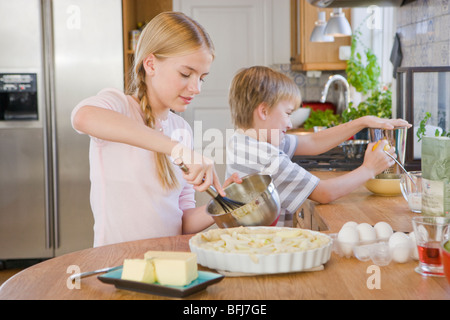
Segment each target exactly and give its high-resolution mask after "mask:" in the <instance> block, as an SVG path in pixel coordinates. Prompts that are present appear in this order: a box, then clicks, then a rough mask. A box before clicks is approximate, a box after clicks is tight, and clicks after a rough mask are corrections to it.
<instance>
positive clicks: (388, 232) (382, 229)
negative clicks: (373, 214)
mask: <svg viewBox="0 0 450 320" xmlns="http://www.w3.org/2000/svg"><path fill="white" fill-rule="evenodd" d="M373 228H374V229H375V233H376V235H377V239H378V240H382V239H386V240H388V239H389V238H390V237H391V236H392V235H393V234H394V231H393V230H392V227H391V225H390V224H389V223H387V222H384V221H380V222H377V223H376V224H375V225H374V227H373Z"/></svg>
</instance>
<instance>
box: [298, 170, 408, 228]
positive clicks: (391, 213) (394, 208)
mask: <svg viewBox="0 0 450 320" xmlns="http://www.w3.org/2000/svg"><path fill="white" fill-rule="evenodd" d="M312 174H314V175H315V176H317V177H319V178H321V179H329V178H331V177H335V176H339V175H343V174H345V172H343V171H336V172H331V171H330V172H325V171H315V172H312ZM305 207H306V208H307V209H308V210H310V211H311V213H312V215H313V218H315V219H317V221H315V222H316V223H317V224H318V225H319V227H320V228H319V229H320V231H324V232H327V233H336V232H338V231H339V230H340V228H341V227H342V225H343V224H344V223H346V222H347V221H355V222H357V223H361V222H367V223H369V224H371V225H375V223H377V222H379V221H385V222H387V223H389V224H390V225H391V226H392V228H393V229H394V230H395V231H402V232H411V231H412V229H413V228H412V224H411V219H412V217H414V216H416V215H417V214H415V213H413V212H411V211H410V210H409V208H408V205H407V203H406V201H405V200H404V198H403V196H402V195H398V196H392V197H384V196H377V195H375V194H373V193H371V192H370V191H368V190H367V189H366V188H365V187H364V186H361V187H359V188H358V189H357V190H355V191H354V192H352V193H350V194H349V195H347V196H345V197H342V198H340V199H338V200H336V201H334V202H333V203H331V204H326V205H321V204H318V203H315V202H313V201H307V203H305ZM313 229H314V228H313Z"/></svg>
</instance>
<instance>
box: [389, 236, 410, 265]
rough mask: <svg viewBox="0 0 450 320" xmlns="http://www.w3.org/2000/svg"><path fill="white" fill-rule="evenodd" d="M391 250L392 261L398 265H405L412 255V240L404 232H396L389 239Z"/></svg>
mask: <svg viewBox="0 0 450 320" xmlns="http://www.w3.org/2000/svg"><path fill="white" fill-rule="evenodd" d="M389 250H390V252H391V255H392V260H394V261H395V262H398V263H405V262H407V261H408V260H409V257H410V255H411V240H410V238H409V237H408V236H407V235H406V234H405V233H403V232H395V233H394V234H393V235H392V236H391V237H390V238H389Z"/></svg>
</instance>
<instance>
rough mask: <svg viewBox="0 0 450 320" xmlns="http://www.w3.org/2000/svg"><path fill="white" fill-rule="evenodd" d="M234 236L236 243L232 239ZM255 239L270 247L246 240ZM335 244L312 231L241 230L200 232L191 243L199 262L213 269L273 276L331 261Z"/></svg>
mask: <svg viewBox="0 0 450 320" xmlns="http://www.w3.org/2000/svg"><path fill="white" fill-rule="evenodd" d="M240 236H242V237H240ZM233 237H234V239H235V240H232V239H231V240H230V238H233ZM252 237H253V238H259V239H260V240H261V242H266V243H265V244H267V246H264V245H261V246H259V247H258V246H257V245H255V244H254V242H253V244H252V243H246V240H242V238H243V239H249V238H252ZM280 238H281V239H280ZM224 239H225V240H224ZM241 240H242V242H239V241H241ZM218 241H222V243H219V242H218ZM289 243H290V244H291V245H289ZM332 243H333V241H332V239H331V237H330V236H328V235H326V234H323V233H320V232H316V231H312V230H305V229H299V228H278V227H238V228H228V229H211V230H208V231H206V232H203V233H198V234H196V235H195V236H193V237H192V238H191V239H190V240H189V247H190V250H191V252H194V253H196V254H197V262H198V263H199V264H200V265H202V266H204V267H207V268H210V269H215V270H223V271H228V272H244V273H253V274H273V273H287V272H298V271H305V270H309V269H313V268H316V267H319V266H322V265H323V264H325V263H327V262H328V260H329V259H330V256H331V252H332ZM277 245H279V246H277ZM254 247H256V249H253V248H254Z"/></svg>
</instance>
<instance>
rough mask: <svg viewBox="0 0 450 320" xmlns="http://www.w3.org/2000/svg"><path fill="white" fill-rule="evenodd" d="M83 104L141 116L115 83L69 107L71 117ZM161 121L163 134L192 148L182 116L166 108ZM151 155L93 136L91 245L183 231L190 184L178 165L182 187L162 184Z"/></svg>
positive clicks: (191, 202)
mask: <svg viewBox="0 0 450 320" xmlns="http://www.w3.org/2000/svg"><path fill="white" fill-rule="evenodd" d="M86 105H89V106H96V107H101V108H105V109H110V110H114V111H116V112H119V113H121V114H124V115H126V116H128V117H130V118H131V119H133V120H135V121H136V122H137V123H140V124H142V123H143V122H144V120H143V113H142V111H141V109H140V106H139V104H138V103H137V102H136V101H135V100H134V99H133V98H132V97H131V96H128V95H125V94H124V93H123V92H121V91H119V90H117V89H104V90H102V91H100V92H99V93H98V94H97V95H96V96H94V97H91V98H87V99H85V100H83V101H81V102H80V103H79V104H78V105H77V106H76V107H75V109H74V110H73V111H72V121H73V117H74V115H75V113H76V112H77V111H78V109H79V108H81V107H82V106H86ZM162 127H163V132H164V134H165V135H167V136H169V137H171V138H172V139H176V140H177V141H179V142H181V143H183V144H184V145H186V146H188V147H189V148H192V129H191V127H190V126H189V124H188V123H187V122H186V121H185V120H184V119H183V118H181V117H180V116H178V115H176V114H174V113H172V112H169V116H168V119H167V120H164V121H163V122H162ZM79 133H81V132H79ZM154 159H155V157H154V152H152V151H148V150H145V149H141V148H138V147H134V146H130V145H127V144H123V143H116V142H111V141H106V140H101V139H98V138H95V137H91V139H90V148H89V162H90V180H91V196H90V198H91V208H92V212H93V214H94V220H95V223H94V247H97V246H102V245H107V244H112V243H118V242H123V241H132V240H139V239H146V238H156V237H166V236H174V235H179V234H181V233H182V216H183V211H184V210H186V209H190V208H194V207H195V198H194V193H195V191H194V188H193V187H192V185H190V184H188V183H187V182H186V181H185V180H184V179H183V175H182V172H181V170H175V172H176V174H177V178H178V181H179V182H180V188H178V189H176V190H169V191H167V190H165V189H164V188H163V187H162V185H161V184H160V182H159V180H158V177H157V172H156V168H155V160H154ZM172 160H173V159H172Z"/></svg>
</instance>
